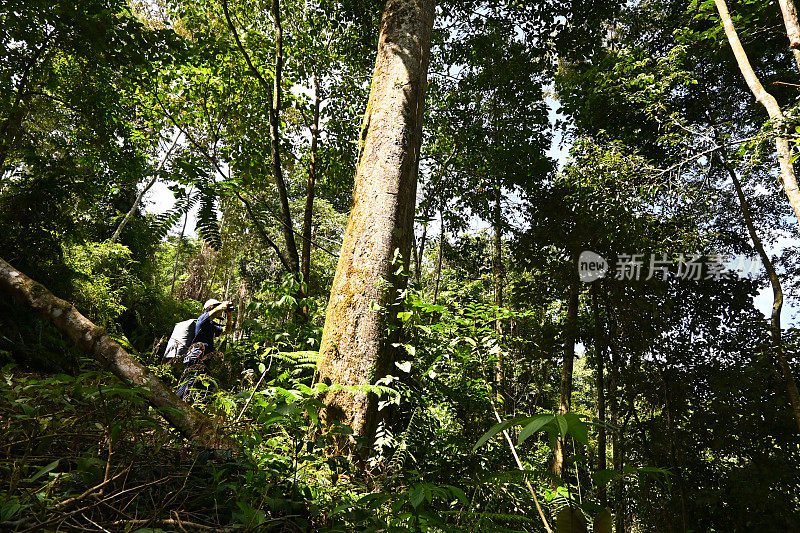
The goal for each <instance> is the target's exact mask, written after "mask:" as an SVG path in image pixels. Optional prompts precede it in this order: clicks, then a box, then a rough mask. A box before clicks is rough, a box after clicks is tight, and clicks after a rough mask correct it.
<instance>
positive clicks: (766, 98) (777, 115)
mask: <svg viewBox="0 0 800 533" xmlns="http://www.w3.org/2000/svg"><path fill="white" fill-rule="evenodd" d="M714 3H715V4H716V6H717V11H718V12H719V16H720V18H721V19H722V25H723V27H724V28H725V35H726V36H727V37H728V43H729V44H730V46H731V49H732V50H733V55H734V56H736V62H737V63H738V64H739V70H740V71H741V73H742V76H744V79H745V81H746V82H747V86H748V87H750V91H752V93H753V96H755V98H756V100H758V101H759V102H760V103H761V105H763V106H764V108H765V109H766V110H767V113H768V114H769V118H770V120H771V121H772V122H773V124H774V128H775V131H776V133H775V149H776V151H777V153H778V161H779V163H780V167H781V181H782V182H783V190H784V192H785V193H786V196H787V197H788V198H789V203H790V204H791V206H792V209H793V210H794V214H795V216H796V217H797V219H798V221H800V190H798V188H797V178H796V177H795V173H794V167H793V166H792V158H791V157H792V154H791V150H790V149H789V141H788V140H787V139H786V137H785V136H784V131H783V130H784V127H785V122H786V121H785V118H784V116H783V112H782V111H781V108H780V106H779V105H778V101H777V100H775V97H774V96H772V95H771V94H770V93H768V92H767V91H766V90H765V89H764V86H763V85H761V82H760V81H759V79H758V77H757V76H756V73H755V72H754V71H753V67H752V66H750V60H749V59H748V58H747V54H746V53H745V51H744V48H743V47H742V43H741V42H740V41H739V36H738V35H737V33H736V28H734V27H733V21H732V20H731V15H730V13H729V12H728V6H727V5H726V3H725V0H714Z"/></svg>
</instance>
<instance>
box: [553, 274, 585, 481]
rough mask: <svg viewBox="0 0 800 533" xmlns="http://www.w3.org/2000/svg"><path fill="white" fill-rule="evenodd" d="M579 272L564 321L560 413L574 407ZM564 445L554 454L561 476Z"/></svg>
mask: <svg viewBox="0 0 800 533" xmlns="http://www.w3.org/2000/svg"><path fill="white" fill-rule="evenodd" d="M578 283H580V281H579V280H578V276H577V272H575V273H573V272H570V281H569V298H568V300H567V316H566V320H565V321H564V361H563V363H562V365H561V386H560V388H559V402H558V413H559V414H562V415H563V414H564V413H567V412H569V410H570V409H571V408H572V368H573V366H574V362H575V337H576V329H577V321H578V302H579V296H580V288H579V286H578ZM564 454H565V452H564V446H563V443H562V441H561V439H558V441H557V442H556V449H555V451H554V454H553V474H555V475H556V476H561V473H562V471H563V469H564Z"/></svg>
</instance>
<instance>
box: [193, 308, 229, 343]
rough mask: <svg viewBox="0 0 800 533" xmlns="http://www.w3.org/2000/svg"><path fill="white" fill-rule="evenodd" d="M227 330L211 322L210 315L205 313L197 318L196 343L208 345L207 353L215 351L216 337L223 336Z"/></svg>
mask: <svg viewBox="0 0 800 533" xmlns="http://www.w3.org/2000/svg"><path fill="white" fill-rule="evenodd" d="M223 331H225V328H223V327H222V326H218V325H216V324H215V323H214V321H213V320H211V317H210V316H208V313H207V312H206V313H203V314H202V315H200V316H199V317H198V318H197V322H196V323H195V326H194V341H193V342H202V343H205V344H207V345H208V347H207V348H206V353H208V352H211V351H214V337H215V336H217V335H221V334H222V332H223Z"/></svg>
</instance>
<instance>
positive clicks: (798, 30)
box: [778, 0, 800, 69]
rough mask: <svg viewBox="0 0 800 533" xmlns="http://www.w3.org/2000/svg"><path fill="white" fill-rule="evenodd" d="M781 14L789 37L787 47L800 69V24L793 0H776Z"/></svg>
mask: <svg viewBox="0 0 800 533" xmlns="http://www.w3.org/2000/svg"><path fill="white" fill-rule="evenodd" d="M778 3H779V4H780V6H781V13H782V14H783V25H784V26H786V35H787V36H788V37H789V48H791V50H792V54H794V60H795V63H797V68H798V69H800V25H798V23H797V9H795V7H794V0H778Z"/></svg>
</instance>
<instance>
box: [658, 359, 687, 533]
mask: <svg viewBox="0 0 800 533" xmlns="http://www.w3.org/2000/svg"><path fill="white" fill-rule="evenodd" d="M660 373H661V380H662V381H663V382H664V414H665V415H666V417H667V431H669V454H670V457H671V459H672V468H673V469H674V470H675V474H676V475H677V481H678V492H679V493H680V499H681V531H683V532H684V533H686V531H687V525H686V489H685V487H684V479H683V469H682V468H681V465H680V464H679V463H678V450H677V448H678V447H677V444H676V443H675V426H674V423H673V422H674V419H673V417H672V402H671V401H670V383H669V382H668V381H667V373H666V372H665V371H664V370H663V369H660Z"/></svg>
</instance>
